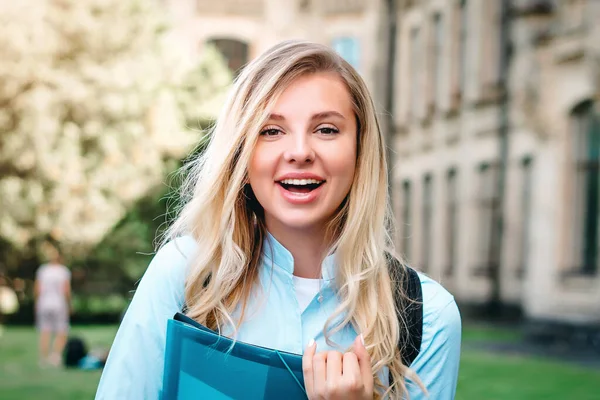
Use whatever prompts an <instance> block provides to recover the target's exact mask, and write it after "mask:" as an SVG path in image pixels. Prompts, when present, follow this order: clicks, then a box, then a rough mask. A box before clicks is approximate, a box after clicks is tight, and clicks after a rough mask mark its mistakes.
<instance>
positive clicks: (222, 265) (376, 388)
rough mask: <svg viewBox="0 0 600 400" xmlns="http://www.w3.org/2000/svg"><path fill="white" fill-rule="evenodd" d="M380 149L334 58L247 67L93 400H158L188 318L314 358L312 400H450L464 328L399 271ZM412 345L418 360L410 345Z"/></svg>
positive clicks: (369, 110) (318, 53)
mask: <svg viewBox="0 0 600 400" xmlns="http://www.w3.org/2000/svg"><path fill="white" fill-rule="evenodd" d="M384 139H385V138H384V136H383V133H382V131H381V130H380V129H379V125H378V122H377V113H376V110H375V106H374V104H373V100H372V98H371V95H370V94H369V91H368V88H367V85H366V83H365V82H364V80H363V79H362V78H361V76H360V74H359V73H358V72H357V71H356V70H355V69H354V68H353V67H352V66H351V65H350V64H349V63H348V62H346V61H345V60H344V59H343V58H342V57H341V56H340V55H339V54H337V53H336V52H335V51H334V50H333V49H331V48H329V47H327V46H324V45H321V44H316V43H309V42H301V41H287V42H283V43H280V44H278V45H276V46H275V47H273V48H271V49H269V50H268V51H267V52H265V53H264V54H262V55H261V56H259V57H258V58H256V59H255V60H254V61H252V62H251V63H250V64H248V65H247V66H246V67H245V68H244V69H243V70H242V72H241V73H240V75H239V76H238V78H237V79H236V83H235V84H234V86H233V90H232V93H231V95H230V96H229V97H228V101H227V103H226V104H225V106H224V109H223V111H222V113H221V114H220V117H219V120H218V121H217V123H216V125H215V127H214V130H213V132H212V134H211V136H210V138H209V141H208V146H207V148H206V150H205V152H204V153H202V154H201V155H200V158H199V159H197V160H195V161H193V164H192V166H191V169H190V171H191V173H190V174H189V175H188V178H189V181H188V182H187V184H186V185H184V186H183V188H184V190H185V189H190V192H189V194H185V195H184V197H183V198H185V199H189V201H188V202H187V203H186V204H185V206H184V207H183V209H182V210H181V213H180V214H179V217H178V219H177V220H176V221H175V222H174V225H173V226H172V227H171V230H170V232H169V235H168V240H169V241H168V243H167V244H165V245H164V246H163V247H162V248H161V249H160V250H159V251H158V252H157V254H156V255H155V257H154V259H153V260H152V262H151V263H150V266H149V267H148V270H147V271H146V273H145V274H144V277H143V278H142V280H141V282H140V284H139V286H138V287H137V289H136V292H135V295H134V297H133V300H132V302H131V304H130V306H129V308H128V310H127V313H126V315H125V318H124V319H123V322H122V323H121V326H120V328H119V331H118V333H117V336H116V338H115V341H114V344H113V346H112V348H111V351H110V354H109V357H108V361H107V363H106V367H105V368H104V372H103V375H102V378H101V380H100V384H99V388H98V392H97V394H96V399H97V400H104V399H110V400H112V399H145V400H154V399H159V398H160V393H161V390H162V383H163V372H164V363H165V343H166V327H167V323H168V320H169V319H171V318H172V317H173V315H174V314H175V313H176V312H180V311H182V310H183V311H184V312H185V313H186V315H187V316H188V317H190V318H192V319H194V320H195V321H197V322H199V323H200V324H203V325H205V326H207V327H209V328H211V329H214V330H217V331H219V332H220V333H221V334H223V335H226V336H229V337H235V338H236V339H237V340H239V341H242V342H246V343H250V344H252V345H257V346H264V347H269V348H272V349H277V350H281V351H287V352H292V353H296V354H303V372H304V383H305V386H306V393H307V396H308V398H309V399H310V400H313V399H320V400H328V399H354V400H367V399H380V398H386V399H388V398H390V399H406V398H408V396H409V395H410V399H411V400H424V399H432V400H451V399H453V398H454V394H455V389H456V383H457V378H458V366H459V359H460V338H461V319H460V314H459V311H458V308H457V306H456V303H455V301H454V297H453V296H452V295H451V294H450V293H448V291H446V290H445V289H444V288H443V287H442V286H441V285H440V284H439V283H437V282H435V281H434V280H433V279H431V278H429V277H427V276H426V275H424V274H419V273H417V272H415V271H414V270H413V269H410V268H408V267H406V266H405V265H404V264H403V263H402V262H401V261H400V260H399V259H398V258H396V257H394V256H393V254H394V250H393V248H391V246H392V243H391V241H390V240H389V233H390V231H389V230H388V226H389V225H388V223H390V222H391V215H389V214H388V212H389V210H390V206H391V205H390V204H389V198H388V170H387V164H386V143H385V140H384ZM407 280H408V281H409V282H415V280H416V283H415V284H414V286H411V287H414V288H418V291H419V292H421V293H422V301H419V302H418V303H419V304H422V309H421V311H422V312H421V314H420V316H419V315H417V316H416V317H417V318H418V317H420V318H419V319H417V318H415V319H413V318H411V314H410V312H409V308H408V307H406V308H405V307H399V306H398V302H397V300H403V299H404V298H405V297H409V296H410V293H411V292H412V291H411V290H410V289H407V290H405V289H404V288H403V282H405V281H407ZM411 298H413V297H411ZM415 303H416V302H415ZM415 303H413V304H415ZM410 309H414V308H412V307H411V308H410ZM411 321H413V322H412V323H411ZM413 326H418V328H419V331H420V332H418V333H415V332H412V333H411V327H413ZM406 335H410V337H409V338H413V339H415V342H413V343H415V344H414V345H413V346H411V348H410V350H412V349H415V350H417V351H418V355H417V356H416V357H415V358H412V357H409V353H408V352H406V350H407V347H408V346H404V345H399V343H402V344H404V343H406V342H405V341H404V338H405V337H406ZM417 339H418V340H417ZM417 341H418V344H417V343H416V342H417ZM409 342H412V340H411V341H409ZM405 355H406V356H405ZM191 356H192V357H193V355H191ZM196 362H197V363H198V364H201V365H204V366H205V368H206V369H210V362H211V361H210V360H207V359H202V358H198V359H197V360H196ZM236 373H237V371H236V370H232V371H231V383H232V384H234V385H235V384H236V381H235V375H236ZM183 378H184V374H183V373H182V374H181V379H183ZM422 386H424V387H425V389H426V390H422ZM426 392H428V395H427V394H426Z"/></svg>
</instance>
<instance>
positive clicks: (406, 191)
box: [402, 181, 412, 260]
mask: <svg viewBox="0 0 600 400" xmlns="http://www.w3.org/2000/svg"><path fill="white" fill-rule="evenodd" d="M411 192H412V191H411V187H410V182H409V181H404V183H403V184H402V253H404V257H405V258H406V259H407V260H408V259H410V246H411V240H410V239H411V232H410V224H411V222H412V219H411V213H412V210H411V196H412V194H411Z"/></svg>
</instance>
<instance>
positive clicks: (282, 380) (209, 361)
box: [161, 313, 306, 400]
mask: <svg viewBox="0 0 600 400" xmlns="http://www.w3.org/2000/svg"><path fill="white" fill-rule="evenodd" d="M232 345H233V347H232ZM284 397H285V398H286V400H296V399H302V400H305V399H306V393H305V391H304V379H303V374H302V356H301V355H299V354H292V353H287V352H283V351H278V350H274V349H269V348H265V347H260V346H254V345H251V344H248V343H243V342H239V341H238V342H235V344H234V343H233V341H232V340H231V339H229V338H227V337H224V336H220V335H219V334H218V333H216V332H214V331H212V330H210V329H208V328H207V327H205V326H202V325H201V324H198V323H197V322H196V321H194V320H192V319H191V318H188V317H186V316H185V315H183V314H180V313H177V314H176V315H175V316H174V317H173V319H171V320H169V321H168V323H167V341H166V349H165V368H164V376H163V390H162V394H161V398H162V399H164V400H188V399H190V400H191V399H215V400H225V399H264V400H271V399H281V398H284Z"/></svg>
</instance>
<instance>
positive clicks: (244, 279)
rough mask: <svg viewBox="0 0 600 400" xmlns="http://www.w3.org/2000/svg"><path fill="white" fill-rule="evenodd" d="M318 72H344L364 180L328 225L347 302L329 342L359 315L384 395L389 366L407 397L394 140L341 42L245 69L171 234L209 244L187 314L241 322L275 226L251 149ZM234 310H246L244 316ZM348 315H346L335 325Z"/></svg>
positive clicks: (191, 283)
mask: <svg viewBox="0 0 600 400" xmlns="http://www.w3.org/2000/svg"><path fill="white" fill-rule="evenodd" d="M317 72H330V73H335V74H337V75H338V76H339V77H340V78H341V79H342V81H343V82H344V83H345V84H346V86H347V88H348V92H349V93H350V96H351V99H352V102H353V107H354V112H355V114H356V120H357V126H358V132H357V138H358V152H357V169H356V174H355V176H354V182H353V184H352V187H351V189H350V192H349V194H348V196H347V198H346V199H345V200H344V202H343V203H342V205H341V207H340V209H339V212H337V213H336V215H335V216H334V217H333V218H332V220H331V221H330V223H329V224H328V229H327V232H328V234H329V237H330V238H332V242H333V246H332V249H333V248H335V250H336V257H337V259H336V262H337V264H336V265H337V272H336V273H337V277H336V283H337V284H338V296H339V299H340V305H339V307H338V309H337V310H336V311H335V313H334V314H333V315H331V316H330V317H329V319H328V320H327V322H326V324H325V327H324V333H325V337H326V338H327V340H328V342H329V337H330V335H331V334H332V333H334V332H335V331H337V330H340V329H341V328H342V327H343V326H344V325H346V324H348V323H351V324H353V326H354V328H355V329H356V331H358V332H361V333H362V334H363V335H364V339H365V343H367V349H368V351H369V354H370V356H371V360H372V364H373V365H372V369H373V375H374V378H375V382H376V393H374V395H375V396H376V397H380V396H382V395H383V393H384V390H385V387H384V386H383V384H382V382H381V381H380V379H379V374H380V373H381V371H382V369H383V368H384V367H386V366H387V367H389V371H390V378H391V381H392V385H391V386H390V388H389V389H388V391H387V393H385V395H389V396H390V397H393V398H401V397H402V396H403V395H405V396H406V395H407V391H406V386H405V382H404V377H405V376H407V375H409V374H411V372H410V370H409V369H408V368H407V366H405V365H403V364H402V361H401V357H400V350H399V348H398V343H399V339H400V335H401V331H402V330H404V331H407V328H406V324H405V323H404V321H403V319H402V321H401V322H402V324H399V323H398V315H399V314H398V313H397V310H396V304H395V301H394V294H393V290H394V289H393V288H396V290H400V289H399V287H400V285H399V281H400V280H401V279H403V275H402V274H403V272H402V271H401V270H397V271H390V270H388V264H387V262H386V256H385V252H386V251H389V246H390V245H391V241H390V240H389V238H388V236H387V231H388V230H387V229H386V228H387V227H388V225H387V224H389V223H391V218H389V216H390V213H389V204H388V196H387V186H388V182H387V169H386V160H385V153H386V152H385V143H384V140H383V137H382V134H381V131H380V129H379V126H378V123H377V118H376V112H375V108H374V106H373V101H372V99H371V97H370V94H369V91H368V89H367V86H366V84H365V83H364V81H363V80H362V78H361V77H360V76H359V75H358V73H357V72H356V71H355V70H354V69H353V68H352V67H351V66H350V65H349V64H348V63H347V62H346V61H344V60H343V59H342V58H341V57H340V56H339V55H338V54H337V53H335V52H334V51H333V50H332V49H330V48H328V47H326V46H323V45H319V44H314V43H308V42H301V41H286V42H282V43H280V44H278V45H276V46H274V47H273V48H271V49H270V50H268V51H267V52H265V53H264V54H262V55H261V56H260V57H259V58H257V59H256V60H254V61H253V62H251V63H250V64H249V65H247V66H246V67H245V68H244V69H243V71H242V72H241V74H240V76H239V77H238V79H237V80H236V82H235V84H234V87H233V90H232V92H231V94H230V96H229V98H228V99H227V101H226V104H225V105H224V107H223V109H222V112H221V114H220V116H219V118H218V119H217V123H216V125H215V126H214V128H213V130H212V134H211V135H210V136H208V139H207V140H208V143H207V147H206V150H205V151H204V152H203V153H202V154H201V155H200V156H199V157H198V158H197V159H195V160H193V161H192V162H191V163H190V165H189V166H188V167H189V168H190V169H189V175H188V177H187V180H186V182H185V184H184V185H183V187H182V190H183V196H184V198H185V204H184V206H183V207H182V209H181V212H180V214H179V217H178V218H177V219H176V221H175V223H174V224H173V225H172V226H171V228H170V229H169V232H168V234H167V239H166V240H169V239H172V238H174V237H177V236H179V235H183V234H191V235H192V236H193V237H194V238H195V240H196V241H197V242H198V244H199V248H201V249H202V251H199V252H198V254H197V256H196V258H195V259H194V260H193V262H192V265H191V267H190V271H189V274H188V278H187V283H186V292H185V300H186V304H187V310H186V313H187V314H188V315H189V316H190V317H191V318H194V319H195V320H197V321H198V322H200V323H202V324H205V325H207V326H209V327H211V328H213V329H218V330H220V329H221V328H222V327H224V326H231V327H234V328H235V329H237V328H238V327H239V326H240V324H241V323H242V321H243V319H244V312H245V308H246V303H247V300H248V296H249V295H250V290H251V289H252V287H253V285H254V284H255V283H256V282H257V279H258V269H259V265H260V262H261V253H262V246H263V240H264V238H265V235H266V227H265V223H264V218H263V217H264V216H263V212H262V207H261V206H260V204H259V203H258V202H257V201H256V199H255V198H254V196H253V193H252V190H251V188H250V185H249V184H248V178H247V169H248V165H249V162H250V158H251V156H252V152H253V149H254V147H255V143H256V140H257V138H258V136H259V132H260V129H261V127H262V125H263V124H264V123H265V122H266V119H267V115H268V112H269V107H270V106H271V105H272V104H273V103H274V102H275V101H276V100H277V98H278V96H279V95H280V94H281V93H282V92H283V91H284V90H285V89H286V88H287V87H288V86H289V85H290V83H291V82H293V81H294V80H295V79H296V78H298V77H300V76H304V75H306V74H313V73H317ZM400 295H403V293H400ZM234 311H235V312H236V316H237V315H238V314H237V312H238V311H239V312H240V314H239V318H236V319H237V321H234V320H233V317H232V314H233V312H234ZM341 315H344V316H345V318H344V319H343V321H342V322H341V324H336V326H332V322H333V321H334V320H335V319H336V317H339V316H341ZM400 315H401V314H400ZM411 377H412V376H411Z"/></svg>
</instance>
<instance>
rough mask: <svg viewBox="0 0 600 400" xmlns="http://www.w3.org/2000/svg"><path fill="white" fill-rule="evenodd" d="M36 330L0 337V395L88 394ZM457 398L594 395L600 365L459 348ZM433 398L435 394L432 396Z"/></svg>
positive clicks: (105, 341)
mask: <svg viewBox="0 0 600 400" xmlns="http://www.w3.org/2000/svg"><path fill="white" fill-rule="evenodd" d="M115 331H116V328H115V327H75V328H74V329H73V333H74V334H77V335H79V336H81V337H83V338H84V339H85V340H86V342H87V343H89V345H90V347H108V346H109V345H110V342H111V340H112V337H113V336H114V333H115ZM490 339H493V340H500V341H502V340H505V341H513V340H518V335H516V334H515V333H514V332H510V331H509V330H506V331H498V330H491V329H490V328H486V327H470V328H465V330H464V340H465V342H476V341H479V340H490ZM36 349H37V346H36V335H35V332H34V331H33V329H30V328H9V329H7V330H6V331H5V333H4V335H3V336H2V337H1V338H0V399H2V400H13V399H15V400H16V399H19V400H29V399H38V398H39V399H41V398H43V399H48V400H53V399H73V400H77V399H92V398H93V397H94V392H95V389H96V385H97V383H98V380H99V379H100V373H99V372H97V371H96V372H87V371H72V370H69V371H65V370H60V369H52V368H46V369H41V368H40V367H38V365H37V356H36V351H37V350H36ZM456 399H457V400H500V399H502V400H505V399H510V400H537V399H544V400H555V399H556V400H558V399H560V400H565V399H578V400H600V370H591V369H583V368H579V367H576V366H572V365H564V364H561V363H558V362H551V361H547V360H539V359H532V358H529V357H516V356H509V355H494V354H490V353H486V352H483V351H476V350H465V351H463V355H462V362H461V369H460V377H459V384H458V392H457V394H456ZM432 400H435V399H432Z"/></svg>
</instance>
